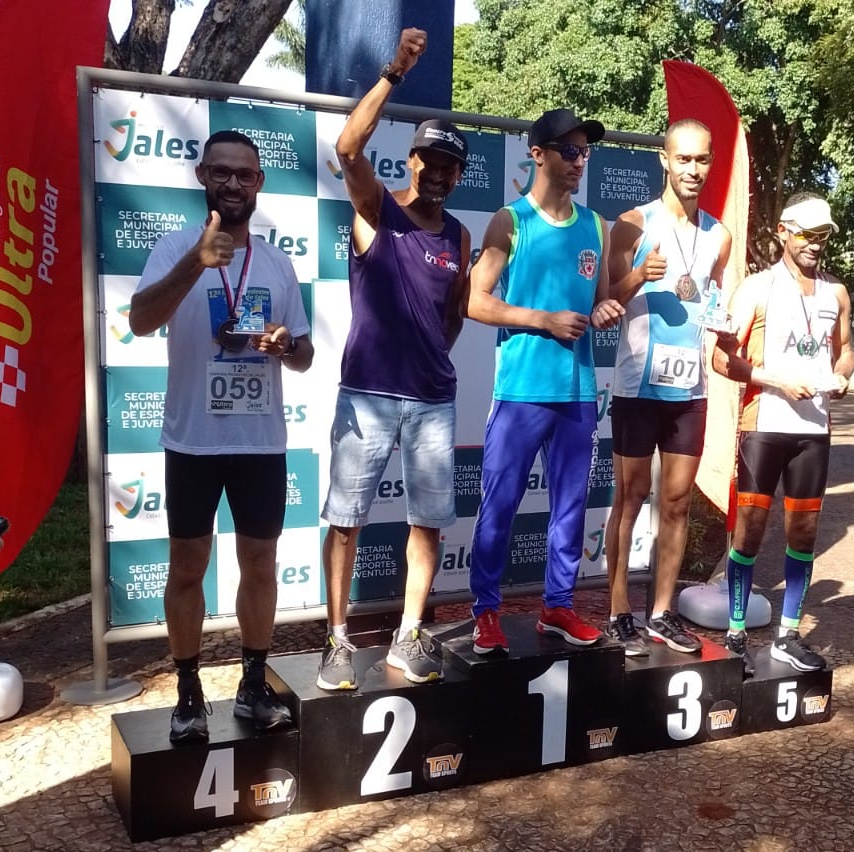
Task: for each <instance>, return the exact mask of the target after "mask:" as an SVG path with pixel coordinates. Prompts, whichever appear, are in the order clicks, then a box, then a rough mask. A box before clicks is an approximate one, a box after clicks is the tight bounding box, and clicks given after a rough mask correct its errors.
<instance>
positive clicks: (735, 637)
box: [724, 630, 756, 677]
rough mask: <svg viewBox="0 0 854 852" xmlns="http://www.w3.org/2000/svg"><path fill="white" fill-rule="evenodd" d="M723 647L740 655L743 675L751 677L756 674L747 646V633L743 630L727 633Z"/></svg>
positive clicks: (754, 664) (751, 655)
mask: <svg viewBox="0 0 854 852" xmlns="http://www.w3.org/2000/svg"><path fill="white" fill-rule="evenodd" d="M724 648H726V649H727V651H732V653H733V654H736V655H738V656H739V657H741V662H742V665H743V667H744V676H745V677H753V675H755V674H756V663H755V661H754V659H753V654H751V653H750V649H749V648H748V647H747V634H746V633H745V632H744V631H743V630H739V631H738V633H727V635H726V638H725V639H724Z"/></svg>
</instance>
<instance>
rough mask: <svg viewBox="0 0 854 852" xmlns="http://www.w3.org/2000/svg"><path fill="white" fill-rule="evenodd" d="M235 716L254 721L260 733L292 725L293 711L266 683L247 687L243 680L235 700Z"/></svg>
mask: <svg viewBox="0 0 854 852" xmlns="http://www.w3.org/2000/svg"><path fill="white" fill-rule="evenodd" d="M234 715H235V716H239V717H240V718H241V719H252V720H253V721H254V722H255V727H256V729H257V730H259V731H268V730H270V728H278V727H279V726H280V725H290V724H291V711H290V710H288V708H287V707H285V705H284V704H282V702H281V701H280V700H279V696H278V695H276V692H275V690H274V689H273V687H272V686H270V684H269V683H267V682H266V681H264V683H263V684H261V685H260V686H247V685H246V683H245V682H244V681H243V680H241V681H240V685H239V686H238V688H237V697H236V698H235V699H234Z"/></svg>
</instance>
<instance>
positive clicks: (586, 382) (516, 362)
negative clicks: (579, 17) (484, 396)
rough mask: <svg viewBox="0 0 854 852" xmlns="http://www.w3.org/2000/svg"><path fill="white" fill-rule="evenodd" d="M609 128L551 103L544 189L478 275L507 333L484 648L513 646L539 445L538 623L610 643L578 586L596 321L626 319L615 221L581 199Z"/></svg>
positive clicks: (488, 469) (485, 503)
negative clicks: (542, 549) (617, 283)
mask: <svg viewBox="0 0 854 852" xmlns="http://www.w3.org/2000/svg"><path fill="white" fill-rule="evenodd" d="M604 135H605V128H604V127H603V126H602V124H601V123H600V122H598V121H594V120H588V121H581V120H580V119H579V118H577V117H576V115H575V113H574V112H573V111H572V110H570V109H553V110H549V111H548V112H546V113H544V114H543V115H542V116H540V118H538V119H537V120H536V121H535V122H534V123H533V124H532V125H531V129H530V131H529V133H528V147H529V149H530V151H531V159H532V160H533V161H534V165H535V168H536V173H535V178H534V184H533V186H532V187H531V191H530V192H529V193H528V194H527V195H523V196H522V197H521V198H519V199H517V200H516V201H514V202H513V203H512V204H509V205H507V206H506V207H502V208H501V210H499V211H498V212H497V213H496V214H495V215H494V216H493V217H492V219H491V221H490V223H489V226H488V227H487V230H486V234H485V235H484V239H483V250H482V252H481V254H480V257H479V258H478V261H477V263H476V264H475V265H474V266H473V267H472V271H471V292H470V296H469V303H468V316H469V317H470V318H471V319H475V320H478V321H479V322H482V323H485V324H487V325H491V326H498V327H499V328H501V333H500V337H499V343H498V349H497V352H496V370H495V388H494V391H493V403H492V409H491V410H490V413H489V419H488V422H487V425H486V438H485V440H484V448H483V474H482V482H481V492H482V495H483V497H482V500H481V504H480V509H479V511H478V517H477V523H476V524H475V529H474V537H473V541H472V554H471V579H470V584H471V590H472V594H473V595H474V596H475V601H474V604H473V606H472V615H473V616H474V619H475V626H474V634H473V637H472V643H473V649H474V651H475V653H477V654H484V655H486V654H494V653H497V654H503V653H506V652H507V650H508V646H507V639H506V637H505V635H504V632H503V631H502V629H501V625H500V624H499V620H498V613H499V608H500V605H501V593H500V588H499V584H500V580H501V575H502V573H503V571H504V566H505V564H506V561H507V550H508V547H509V544H510V536H511V532H512V527H513V519H514V517H515V515H516V511H517V510H518V508H519V503H520V502H521V500H522V497H523V496H524V494H525V488H526V486H527V483H528V476H529V473H530V470H531V465H532V464H533V462H534V459H535V458H536V456H537V453H538V452H542V453H543V459H544V467H545V471H546V476H547V479H548V483H549V507H550V510H551V511H550V519H549V527H548V535H547V555H546V568H545V583H544V585H545V591H544V593H543V603H542V608H541V611H540V618H539V621H538V622H537V630H539V631H540V632H541V633H549V634H552V635H557V636H559V637H561V638H562V639H564V640H565V641H567V642H570V643H572V644H575V645H591V644H593V643H594V642H596V641H597V640H598V639H599V638H600V637H601V633H600V631H599V630H598V629H597V628H595V627H593V626H592V625H590V624H587V623H586V622H584V621H583V620H582V619H581V617H580V616H579V615H578V614H577V613H576V612H575V610H574V609H573V593H574V590H575V581H576V578H577V576H578V568H579V564H580V561H581V555H582V549H583V544H584V510H585V507H586V503H587V485H588V479H589V471H590V464H591V457H592V452H593V440H594V434H595V432H596V425H597V419H596V414H597V409H596V393H597V389H596V374H595V370H594V366H593V344H592V336H593V331H592V328H607V327H608V326H610V325H614V324H615V323H617V322H619V320H620V317H621V316H622V314H623V309H622V307H621V306H620V305H619V304H618V303H617V302H615V301H614V300H613V299H609V298H608V269H607V257H608V226H607V225H606V224H605V222H604V220H603V219H602V217H601V216H600V215H599V214H598V213H594V212H593V211H592V210H588V209H587V208H586V207H583V206H582V205H580V204H578V203H576V202H575V201H573V198H572V193H573V192H576V191H577V190H578V186H579V184H580V182H581V178H582V176H583V174H584V166H585V164H586V162H587V159H588V158H589V157H590V143H591V142H598V141H599V140H600V139H601V138H602V137H603V136H604Z"/></svg>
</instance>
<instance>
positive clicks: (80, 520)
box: [0, 483, 91, 621]
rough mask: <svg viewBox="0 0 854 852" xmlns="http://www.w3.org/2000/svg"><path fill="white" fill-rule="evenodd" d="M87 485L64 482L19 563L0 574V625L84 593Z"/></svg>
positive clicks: (86, 583) (86, 579) (86, 580)
mask: <svg viewBox="0 0 854 852" xmlns="http://www.w3.org/2000/svg"><path fill="white" fill-rule="evenodd" d="M87 495H88V489H87V486H86V485H85V484H80V483H67V484H65V485H64V486H63V487H62V488H61V489H60V492H59V495H58V496H57V498H56V501H55V502H54V504H53V506H52V508H51V509H50V511H49V512H48V513H47V515H46V516H45V519H44V521H42V523H41V525H40V526H39V528H38V529H37V530H36V532H35V534H34V535H33V537H32V538H31V539H30V541H29V542H28V543H27V545H26V547H24V549H23V550H22V551H21V552H20V554H19V555H18V558H17V559H16V560H15V561H14V562H13V563H12V565H11V566H9V568H7V569H6V570H5V571H4V572H3V573H2V574H0V621H6V620H7V619H10V618H15V617H16V616H19V615H23V614H25V613H28V612H33V611H34V610H37V609H41V608H42V607H44V606H48V605H49V604H55V603H59V602H60V601H64V600H68V599H69V598H73V597H76V596H77V595H82V594H84V593H85V592H88V591H89V589H90V588H91V584H90V579H89V510H88V503H87V500H88V497H87Z"/></svg>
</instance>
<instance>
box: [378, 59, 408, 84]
mask: <svg viewBox="0 0 854 852" xmlns="http://www.w3.org/2000/svg"><path fill="white" fill-rule="evenodd" d="M380 77H382V78H384V79H386V80H388V81H389V83H391V84H392V86H399V85H400V84H401V83H402V82H403V81H404V80H405V79H406V77H404V76H403V74H395V73H394V71H392V70H391V63H390V62H386V64H385V65H383V67H382V68H380Z"/></svg>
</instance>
